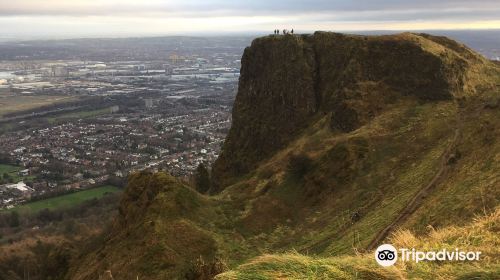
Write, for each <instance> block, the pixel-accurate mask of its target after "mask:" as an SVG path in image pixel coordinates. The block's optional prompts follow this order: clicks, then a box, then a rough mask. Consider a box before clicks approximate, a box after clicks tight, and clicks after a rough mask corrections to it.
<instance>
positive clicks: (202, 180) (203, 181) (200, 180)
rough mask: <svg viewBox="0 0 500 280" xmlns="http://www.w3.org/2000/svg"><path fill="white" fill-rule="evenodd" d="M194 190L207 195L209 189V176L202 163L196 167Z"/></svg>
mask: <svg viewBox="0 0 500 280" xmlns="http://www.w3.org/2000/svg"><path fill="white" fill-rule="evenodd" d="M194 180H195V185H196V190H197V191H198V192H200V193H207V192H208V190H209V189H210V174H209V173H208V170H207V168H206V167H205V165H204V164H203V163H200V164H199V165H198V168H196V174H195V177H194Z"/></svg>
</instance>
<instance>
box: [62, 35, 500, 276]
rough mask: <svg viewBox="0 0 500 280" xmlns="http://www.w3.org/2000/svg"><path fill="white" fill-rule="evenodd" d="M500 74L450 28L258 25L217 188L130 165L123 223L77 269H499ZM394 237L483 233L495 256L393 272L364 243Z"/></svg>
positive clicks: (284, 272)
mask: <svg viewBox="0 0 500 280" xmlns="http://www.w3.org/2000/svg"><path fill="white" fill-rule="evenodd" d="M499 86H500V69H499V67H498V66H497V65H496V64H493V63H492V62H490V61H488V60H486V59H485V58H484V57H482V56H481V55H479V54H477V53H476V52H474V51H472V50H471V49H469V48H468V47H466V46H464V45H462V44H460V43H457V42H455V41H453V40H451V39H448V38H445V37H435V36H431V35H427V34H412V33H403V34H396V35H388V36H361V35H345V34H337V33H325V32H317V33H315V34H314V35H304V36H292V35H287V36H267V37H263V38H258V39H256V40H254V41H253V43H252V45H251V46H250V47H248V48H247V49H246V50H245V53H244V55H243V59H242V69H241V78H240V84H239V91H238V95H237V98H236V102H235V105H234V110H233V125H232V128H231V131H230V132H229V135H228V137H227V139H226V142H225V144H224V147H223V152H222V155H221V156H220V158H219V159H218V160H217V162H216V163H215V165H214V166H213V170H212V180H213V183H212V189H211V192H212V194H213V195H211V196H207V195H202V194H199V193H197V192H196V191H194V189H193V188H192V187H191V186H189V185H187V184H186V183H184V182H181V181H179V180H178V179H175V178H173V177H171V176H169V175H167V174H165V173H156V174H149V173H146V172H142V173H138V174H135V175H132V177H131V178H130V180H129V181H130V182H129V186H128V188H127V190H126V191H125V194H124V196H123V198H122V202H121V206H120V209H119V212H120V214H119V216H118V217H117V219H116V221H115V223H114V225H113V227H112V228H111V229H110V231H109V233H108V234H106V235H105V236H103V238H102V241H101V242H100V243H98V244H94V247H89V248H88V250H87V251H86V252H82V253H81V254H80V255H79V256H77V257H76V258H74V259H73V260H72V262H71V266H70V272H69V274H68V276H67V278H68V279H101V278H100V277H104V276H106V275H107V276H106V277H111V276H110V275H112V276H113V278H114V279H136V278H138V279H212V278H213V277H214V276H215V275H217V274H219V273H221V272H222V271H225V270H228V269H229V270H230V271H229V272H227V273H224V274H222V275H219V276H218V277H217V279H276V278H277V277H278V276H279V277H291V279H304V278H307V277H313V276H314V275H312V274H311V270H316V271H318V270H321V269H322V270H323V271H324V274H323V275H327V276H328V275H330V276H331V275H344V276H345V278H346V279H349V275H351V276H352V275H357V276H358V277H360V279H404V278H406V277H417V276H418V277H423V278H426V279H433V278H438V277H444V278H458V279H469V278H471V277H473V276H474V277H475V276H478V277H483V278H480V279H495V275H498V273H499V272H500V270H499V261H500V260H499V258H498V256H499V255H500V249H498V248H499V246H498V240H497V239H498V238H496V239H495V238H493V237H492V236H496V235H497V234H498V231H499V229H498V226H495V221H496V220H497V218H498V217H497V216H498V206H499V197H500V188H498V186H499V180H500V178H499V177H498V174H500V142H499V141H498V140H497V139H500V121H499V120H500V91H499V88H498V87H499ZM477 216H482V217H483V218H481V219H479V220H478V221H477V222H476V223H473V222H472V220H473V219H474V218H475V217H477ZM478 227H479V229H478ZM399 230H404V231H403V232H400V231H399ZM467 232H469V233H470V234H465V233H467ZM394 233H397V234H396V235H393V234H394ZM473 234H480V236H481V238H478V239H477V240H476V239H475V240H469V241H470V242H469V241H463V240H462V239H460V238H468V237H471V236H472V235H473ZM427 235H430V236H431V237H425V236H427ZM464 235H465V237H464ZM422 236H424V237H422ZM444 237H446V238H444ZM405 238H408V239H407V240H405ZM386 240H391V242H395V243H396V244H401V242H410V243H408V244H410V245H412V244H414V245H415V246H420V245H422V244H425V246H426V247H430V248H433V247H435V246H441V244H451V245H453V246H455V245H456V244H459V245H460V246H469V245H470V246H471V247H474V248H477V247H480V248H483V250H484V252H485V255H487V256H488V258H487V259H488V261H485V262H481V263H477V264H474V265H463V264H461V263H453V264H439V263H436V264H433V266H432V267H431V268H430V267H427V266H425V267H424V266H419V265H416V266H411V267H410V266H408V267H403V266H402V267H399V266H398V267H396V268H394V269H391V270H384V269H381V268H379V267H377V265H376V263H375V261H374V260H373V259H370V257H369V256H370V254H372V251H371V250H372V249H373V247H374V246H376V245H378V244H380V243H381V242H384V241H386ZM451 245H450V246H451ZM490 245H491V246H490ZM422 246H423V245H422ZM457 246H458V245H457ZM291 250H293V251H294V253H293V254H290V253H288V254H285V253H287V252H290V251H291ZM269 254H273V255H269ZM283 254H284V255H283ZM300 254H307V255H308V257H306V256H302V255H300ZM261 255H263V256H261ZM259 256H261V257H259ZM331 256H335V257H334V258H330V257H331ZM256 257H257V258H256ZM255 258H256V259H255ZM424 265H425V264H424ZM231 269H232V270H231ZM327 276H325V277H326V278H324V279H328V277H327ZM252 277H256V278H252ZM257 277H258V278H257ZM332 277H333V276H332ZM487 277H490V278H487ZM102 279H104V278H102ZM308 279H314V278H308ZM320 279H321V277H320Z"/></svg>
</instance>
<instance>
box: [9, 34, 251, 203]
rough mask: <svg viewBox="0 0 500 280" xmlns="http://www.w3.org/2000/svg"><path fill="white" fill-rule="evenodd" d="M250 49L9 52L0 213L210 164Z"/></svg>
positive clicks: (164, 45)
mask: <svg viewBox="0 0 500 280" xmlns="http://www.w3.org/2000/svg"><path fill="white" fill-rule="evenodd" d="M249 42H250V39H247V38H242V39H233V40H229V41H227V40H224V41H219V40H217V39H213V40H211V41H207V43H206V44H204V48H199V47H194V45H196V46H199V45H200V44H199V42H198V39H193V41H190V40H189V39H186V40H175V41H172V42H170V41H169V42H155V41H152V42H151V41H148V39H146V42H143V41H140V40H131V41H130V42H128V43H127V44H128V45H127V47H128V49H127V51H123V50H115V49H114V48H113V44H111V45H110V46H109V47H108V48H106V47H104V48H100V49H99V53H94V50H93V45H95V44H99V40H95V41H92V40H90V41H88V42H86V43H85V44H87V45H85V46H82V44H81V42H75V41H71V40H70V41H67V42H65V44H66V45H67V44H78V46H79V47H78V48H83V49H81V50H80V53H68V51H66V49H65V47H64V45H65V44H63V43H60V42H56V43H57V44H56V43H54V44H56V45H55V46H49V47H47V46H45V45H44V46H40V45H37V44H47V43H39V42H38V43H34V45H26V44H25V45H24V47H25V48H26V50H25V52H23V50H22V48H23V46H21V47H20V48H19V49H12V52H11V53H10V57H8V59H6V58H5V57H4V58H3V59H4V60H3V61H1V62H0V104H1V105H2V107H3V108H0V143H1V145H0V208H13V207H15V206H16V205H18V204H21V203H23V202H26V201H29V200H32V199H36V198H38V197H45V196H50V195H51V194H54V195H56V194H60V193H67V192H73V191H78V190H81V189H87V188H92V187H95V186H101V185H105V184H119V183H120V182H123V181H124V180H125V178H126V177H127V175H128V174H129V173H131V172H134V171H139V170H145V169H150V170H154V171H156V170H167V171H168V172H170V173H171V174H173V175H175V176H178V177H184V178H186V179H189V177H190V176H191V175H192V174H193V172H194V170H195V169H196V168H197V167H198V165H199V164H201V163H204V164H205V165H206V166H210V164H211V163H212V162H213V161H214V160H215V159H216V158H217V156H218V155H219V152H220V148H221V145H222V143H223V141H224V138H225V136H226V134H227V132H228V130H229V127H230V125H231V109H232V103H233V101H234V97H235V94H236V91H237V84H238V78H239V68H240V58H241V53H242V52H243V48H244V47H245V46H246V45H248V44H249ZM58 44H61V45H63V46H60V45H58ZM47 48H52V49H51V50H50V51H48V50H46V49H47ZM78 48H77V49H78ZM71 49H73V48H71ZM2 54H3V55H6V54H8V52H6V51H3V52H2ZM124 54H125V55H124ZM124 56H125V57H124ZM76 57H77V58H76ZM56 58H59V59H56ZM70 58H71V59H70ZM19 103H22V104H19Z"/></svg>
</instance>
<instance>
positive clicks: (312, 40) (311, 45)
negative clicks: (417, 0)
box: [213, 32, 485, 192]
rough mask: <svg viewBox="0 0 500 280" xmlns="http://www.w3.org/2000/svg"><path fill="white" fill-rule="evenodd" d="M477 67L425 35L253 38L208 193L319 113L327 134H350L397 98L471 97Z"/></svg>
mask: <svg viewBox="0 0 500 280" xmlns="http://www.w3.org/2000/svg"><path fill="white" fill-rule="evenodd" d="M484 64H485V60H484V58H483V57H481V56H480V55H478V54H476V53H474V52H473V51H471V50H470V49H468V48H467V47H465V46H464V45H461V44H459V43H457V42H455V41H452V40H450V39H447V38H444V37H434V36H430V35H426V34H411V33H404V34H399V35H392V36H379V37H367V36H353V35H344V34H337V33H327V32H317V33H315V34H314V35H310V36H309V35H307V36H270V37H265V38H259V39H256V40H255V41H254V42H253V43H252V45H251V46H250V47H248V48H247V49H246V50H245V52H244V54H243V58H242V68H241V78H240V83H239V91H238V95H237V97H236V101H235V104H234V109H233V125H232V127H231V130H230V132H229V136H228V137H227V139H226V142H225V145H224V148H223V152H222V155H221V156H220V158H219V159H218V161H217V162H216V163H215V165H214V167H213V174H214V186H215V187H214V189H213V191H214V192H217V191H220V190H222V189H224V187H226V186H228V185H229V184H230V183H231V182H232V180H231V179H232V178H235V177H238V176H240V175H243V174H245V173H247V172H249V171H250V170H252V169H254V168H255V167H256V166H257V164H258V162H259V161H261V160H263V159H265V158H268V157H269V156H270V155H272V154H273V152H275V151H277V150H279V149H280V148H283V147H284V146H285V145H286V144H287V143H289V141H290V140H291V139H293V138H294V137H296V136H297V135H298V134H299V133H300V132H301V131H302V130H303V129H304V128H306V127H308V126H309V125H310V124H311V122H313V121H314V120H317V119H318V118H319V117H321V116H323V115H324V114H329V115H330V116H331V123H330V125H331V127H332V128H333V129H337V130H339V131H342V132H350V131H353V130H355V129H357V128H359V127H360V126H362V125H363V124H366V123H367V122H368V121H369V120H371V119H372V118H373V117H374V116H376V115H377V114H378V113H379V112H380V111H382V110H383V108H384V107H385V106H387V105H388V104H390V103H393V102H394V101H395V100H397V99H398V98H399V97H401V96H414V97H415V98H417V99H419V100H421V101H436V100H450V99H453V98H457V97H462V96H468V95H471V94H474V92H475V91H476V86H477V81H475V80H474V78H475V77H476V76H477V75H478V73H480V72H481V71H482V68H483V65H484Z"/></svg>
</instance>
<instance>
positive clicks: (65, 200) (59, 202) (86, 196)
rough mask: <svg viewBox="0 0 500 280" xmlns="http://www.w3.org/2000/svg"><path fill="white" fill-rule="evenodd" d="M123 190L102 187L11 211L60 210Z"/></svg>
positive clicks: (34, 203)
mask: <svg viewBox="0 0 500 280" xmlns="http://www.w3.org/2000/svg"><path fill="white" fill-rule="evenodd" d="M120 191H121V190H120V189H119V188H117V187H114V186H102V187H98V188H93V189H89V190H84V191H80V192H76V193H71V194H66V195H61V196H57V197H53V198H48V199H44V200H39V201H35V202H30V203H27V204H23V205H20V206H17V207H15V208H13V209H10V210H9V211H18V212H21V213H34V212H38V211H40V210H43V209H46V208H47V209H50V210H53V209H60V208H66V207H71V206H75V205H78V204H80V203H82V202H84V201H87V200H91V199H94V198H101V197H103V196H104V195H105V194H107V193H116V192H120Z"/></svg>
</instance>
